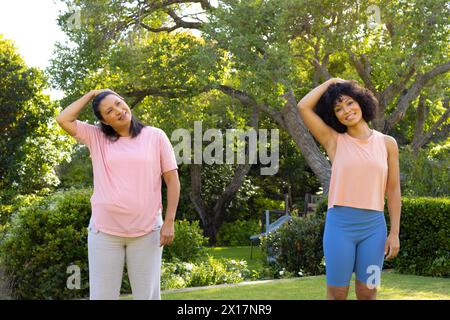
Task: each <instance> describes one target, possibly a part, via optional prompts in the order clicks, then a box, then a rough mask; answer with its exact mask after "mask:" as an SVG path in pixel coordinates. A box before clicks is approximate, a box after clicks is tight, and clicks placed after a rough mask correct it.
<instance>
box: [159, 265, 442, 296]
mask: <svg viewBox="0 0 450 320" xmlns="http://www.w3.org/2000/svg"><path fill="white" fill-rule="evenodd" d="M352 283H353V282H352ZM325 292H326V291H325V276H316V277H305V278H295V279H283V280H275V281H272V282H268V283H261V284H249V285H245V286H231V287H220V288H209V289H201V290H194V291H188V292H171V293H165V292H163V293H162V299H163V300H232V299H233V300H322V299H324V298H325ZM349 299H355V293H354V286H353V285H352V286H351V288H350V293H349ZM378 299H380V300H391V299H394V300H410V299H412V300H427V299H433V300H438V299H439V300H450V279H442V278H430V277H420V276H411V275H402V274H397V273H394V272H392V271H387V272H383V274H382V279H381V288H380V290H379V294H378Z"/></svg>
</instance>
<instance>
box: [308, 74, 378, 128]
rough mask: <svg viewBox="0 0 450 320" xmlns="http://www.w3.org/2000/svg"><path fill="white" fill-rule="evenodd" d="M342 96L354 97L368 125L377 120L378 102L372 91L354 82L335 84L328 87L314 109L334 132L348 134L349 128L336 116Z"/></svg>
mask: <svg viewBox="0 0 450 320" xmlns="http://www.w3.org/2000/svg"><path fill="white" fill-rule="evenodd" d="M342 95H346V96H349V97H352V98H353V99H354V100H355V101H356V102H358V104H359V106H360V108H361V112H362V116H363V118H364V120H365V121H366V122H367V123H369V122H370V121H371V120H372V119H374V118H375V115H376V112H377V109H378V100H377V98H375V95H374V94H373V93H372V92H371V91H370V90H368V89H366V88H364V87H362V86H360V85H359V84H358V82H356V81H354V80H349V81H345V82H338V83H334V84H331V85H330V86H329V87H328V89H327V91H325V93H324V94H323V95H322V96H321V97H320V99H319V101H318V102H317V104H316V106H315V107H314V112H315V113H316V114H317V115H318V116H319V117H320V118H321V119H322V120H323V121H324V122H325V123H326V124H327V125H329V126H330V127H332V128H333V129H334V130H336V131H337V132H339V133H344V132H347V126H346V125H343V124H342V123H341V122H340V121H339V120H338V119H337V118H336V115H335V114H334V106H335V105H336V102H338V101H339V100H340V97H341V96H342Z"/></svg>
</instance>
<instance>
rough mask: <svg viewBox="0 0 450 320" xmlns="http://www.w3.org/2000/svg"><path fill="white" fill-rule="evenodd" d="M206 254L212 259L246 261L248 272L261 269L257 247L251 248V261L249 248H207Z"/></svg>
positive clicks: (258, 248)
mask: <svg viewBox="0 0 450 320" xmlns="http://www.w3.org/2000/svg"><path fill="white" fill-rule="evenodd" d="M207 251H208V253H209V254H210V255H211V256H213V257H214V258H229V259H239V260H245V261H247V265H248V268H249V270H259V269H261V267H262V260H261V249H260V247H259V246H254V247H253V255H252V259H250V251H251V250H250V246H243V247H211V248H207Z"/></svg>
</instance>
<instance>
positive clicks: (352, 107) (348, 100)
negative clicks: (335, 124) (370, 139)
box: [334, 95, 362, 127]
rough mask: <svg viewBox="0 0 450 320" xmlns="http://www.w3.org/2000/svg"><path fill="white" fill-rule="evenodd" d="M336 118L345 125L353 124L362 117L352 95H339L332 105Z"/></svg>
mask: <svg viewBox="0 0 450 320" xmlns="http://www.w3.org/2000/svg"><path fill="white" fill-rule="evenodd" d="M334 114H335V115H336V118H337V119H338V120H339V122H340V123H342V124H343V125H345V126H347V127H348V126H353V125H356V124H357V123H359V122H360V121H361V119H362V111H361V107H360V106H359V104H358V102H356V101H355V100H354V99H353V98H352V97H350V96H346V95H341V96H340V98H339V99H338V100H337V101H336V104H335V105H334Z"/></svg>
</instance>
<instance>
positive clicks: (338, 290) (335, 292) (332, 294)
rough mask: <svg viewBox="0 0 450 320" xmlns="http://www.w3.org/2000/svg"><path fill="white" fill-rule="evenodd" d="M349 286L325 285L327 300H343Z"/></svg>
mask: <svg viewBox="0 0 450 320" xmlns="http://www.w3.org/2000/svg"><path fill="white" fill-rule="evenodd" d="M348 289H349V287H348V286H346V287H335V286H327V299H328V300H345V299H347V295H348Z"/></svg>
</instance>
